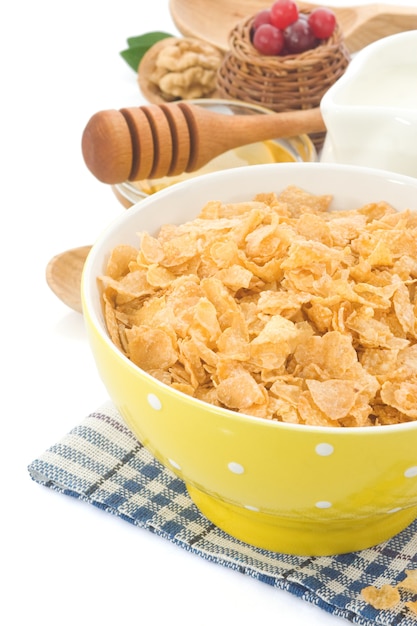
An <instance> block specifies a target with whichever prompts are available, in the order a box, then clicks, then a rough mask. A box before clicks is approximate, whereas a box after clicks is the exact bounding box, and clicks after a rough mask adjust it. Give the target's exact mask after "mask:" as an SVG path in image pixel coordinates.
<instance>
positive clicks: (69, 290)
mask: <svg viewBox="0 0 417 626" xmlns="http://www.w3.org/2000/svg"><path fill="white" fill-rule="evenodd" d="M90 250H91V246H81V247H80V248H73V249H72V250H66V251H65V252H61V254H57V255H56V256H54V257H53V258H52V259H51V260H50V261H49V263H48V265H47V266H46V282H47V283H48V285H49V287H50V289H51V290H52V291H53V292H54V294H55V295H56V296H57V297H58V298H59V299H60V300H62V302H64V303H65V304H66V305H67V306H69V307H70V308H71V309H74V310H75V311H78V312H79V313H82V306H81V274H82V271H83V267H84V263H85V260H86V258H87V256H88V253H89V252H90Z"/></svg>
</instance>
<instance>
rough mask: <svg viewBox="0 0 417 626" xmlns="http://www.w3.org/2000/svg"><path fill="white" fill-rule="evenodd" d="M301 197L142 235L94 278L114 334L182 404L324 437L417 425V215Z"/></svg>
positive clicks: (221, 211) (262, 201) (209, 211)
mask: <svg viewBox="0 0 417 626" xmlns="http://www.w3.org/2000/svg"><path fill="white" fill-rule="evenodd" d="M331 202H332V197H331V196H329V195H320V196H317V195H312V194H310V193H308V192H306V191H304V190H302V189H300V188H298V187H294V186H290V187H287V188H286V189H285V190H284V191H283V192H282V193H280V194H279V195H276V194H274V193H264V194H259V195H258V196H256V197H255V198H254V199H253V200H251V201H248V202H241V203H232V204H230V203H229V204H227V203H221V202H218V201H212V202H209V203H207V204H206V205H205V206H204V207H203V209H202V211H201V213H200V215H199V216H198V217H197V218H196V219H194V220H192V221H189V222H188V223H184V224H181V225H179V226H176V225H169V224H168V225H164V226H162V228H161V229H160V232H159V233H158V235H157V236H151V235H150V234H148V233H146V232H143V233H138V237H139V238H140V246H139V247H138V249H136V248H134V247H132V246H128V245H121V246H118V247H117V248H115V249H114V250H113V251H112V253H111V256H110V259H109V261H108V266H107V270H106V272H105V275H104V276H102V277H101V278H100V280H99V282H100V286H101V289H102V294H103V301H104V309H105V317H106V324H107V328H108V332H109V334H110V336H111V338H112V340H113V342H114V343H115V344H116V345H117V346H118V347H119V348H120V350H122V351H123V353H124V354H126V355H127V357H128V358H129V359H131V360H132V361H133V362H134V363H135V364H136V365H138V366H139V367H140V368H142V369H144V370H146V371H147V372H148V373H150V374H151V375H153V376H154V377H156V378H158V379H159V380H161V381H163V382H164V383H166V384H168V385H171V386H172V387H174V388H175V389H178V390H180V391H182V392H184V393H186V394H189V395H191V396H194V397H195V398H199V399H201V400H203V401H206V402H209V403H212V404H215V405H218V406H221V407H226V408H228V409H231V410H234V411H238V412H240V413H245V414H249V415H253V416H258V417H261V418H266V419H272V420H278V421H283V422H290V423H296V424H312V425H320V426H321V425H322V426H334V427H346V426H372V425H385V424H394V423H400V422H407V421H412V420H416V419H417V324H416V313H417V291H416V280H417V213H414V212H412V211H411V210H407V211H402V212H398V211H396V210H395V209H394V208H393V207H392V206H390V205H389V204H387V203H386V202H375V203H370V204H366V205H364V206H361V207H359V208H357V209H355V210H349V211H337V210H332V209H331V208H330V205H331Z"/></svg>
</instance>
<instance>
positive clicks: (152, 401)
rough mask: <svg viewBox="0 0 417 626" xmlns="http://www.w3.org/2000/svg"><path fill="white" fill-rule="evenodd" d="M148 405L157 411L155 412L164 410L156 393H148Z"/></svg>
mask: <svg viewBox="0 0 417 626" xmlns="http://www.w3.org/2000/svg"><path fill="white" fill-rule="evenodd" d="M148 404H149V405H150V406H151V407H152V408H153V409H155V411H160V410H161V409H162V402H161V401H160V399H159V398H158V396H156V395H155V394H154V393H148Z"/></svg>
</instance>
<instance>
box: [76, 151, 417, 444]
mask: <svg viewBox="0 0 417 626" xmlns="http://www.w3.org/2000/svg"><path fill="white" fill-rule="evenodd" d="M277 167H279V168H280V169H286V170H288V171H289V173H290V172H291V168H297V169H302V170H312V171H316V172H317V173H319V172H320V170H323V169H326V170H327V171H330V172H334V173H337V172H343V173H346V174H352V175H360V176H371V177H374V178H377V179H380V180H382V179H384V180H386V179H388V180H390V181H391V182H394V183H396V184H400V185H406V186H410V187H414V188H415V190H416V204H417V178H414V177H412V176H407V175H404V174H398V173H396V172H391V171H388V170H382V169H377V168H371V167H364V166H358V165H344V164H340V163H324V164H323V163H320V162H298V163H272V164H258V165H248V166H243V167H241V168H236V169H231V170H219V171H216V172H209V173H207V174H202V175H201V176H198V177H196V178H191V179H188V180H184V181H181V182H179V183H176V184H175V185H173V186H171V187H167V188H165V189H162V190H160V191H158V192H156V193H154V194H152V195H150V196H147V197H146V198H144V199H143V200H140V201H139V202H137V203H136V204H134V205H133V206H132V207H130V208H129V209H128V210H127V211H125V212H123V213H122V214H120V215H118V216H117V217H116V218H114V219H113V220H112V221H111V222H110V223H109V224H108V225H107V227H105V228H104V230H103V231H102V232H101V234H100V235H99V236H98V238H97V239H96V241H95V243H94V244H93V246H92V248H91V250H90V252H89V254H88V256H87V259H86V261H85V264H84V267H83V272H82V277H81V299H82V307H83V314H84V319H88V320H89V323H90V324H91V325H92V326H93V327H94V329H95V331H96V332H97V333H98V334H99V336H100V339H101V340H102V341H104V342H105V344H106V346H107V347H108V348H109V349H110V351H111V352H112V353H113V354H114V355H115V356H116V357H117V358H120V359H121V361H122V362H123V363H124V364H125V365H126V366H127V367H129V369H130V368H132V369H133V370H134V371H135V372H137V373H139V374H140V375H141V376H144V377H145V379H147V380H148V381H149V382H150V383H152V385H153V386H156V387H159V388H161V390H162V391H163V392H164V393H167V392H168V393H169V394H173V395H174V396H175V397H177V398H178V399H180V400H181V401H183V402H186V403H190V404H191V405H192V406H194V407H195V408H200V409H201V408H203V409H204V410H206V411H207V410H209V411H212V412H214V413H216V414H217V415H221V416H223V417H225V418H227V419H232V420H237V421H242V420H244V421H245V422H249V423H254V424H257V425H258V426H259V428H278V429H281V430H282V429H285V430H291V431H295V432H299V433H303V432H305V433H312V434H315V435H319V434H320V435H323V434H324V435H327V436H330V435H331V436H332V437H341V436H343V437H346V436H357V435H358V434H359V433H361V436H372V434H373V433H374V434H377V433H378V434H383V435H390V434H392V433H394V432H400V431H404V430H415V429H416V428H417V420H414V421H411V422H403V423H401V424H387V425H378V426H349V427H346V428H337V427H333V426H316V425H311V424H293V423H289V422H279V421H277V420H268V419H265V418H260V417H256V416H253V415H249V414H246V413H239V412H237V411H233V410H232V409H228V408H224V407H218V406H216V405H213V404H210V403H208V402H205V401H203V400H199V399H198V398H194V397H192V396H189V395H188V394H185V393H184V392H181V391H179V390H177V389H174V388H172V387H170V386H169V385H168V384H166V383H163V382H161V381H160V380H158V379H157V378H155V377H153V376H152V375H151V374H149V373H148V372H146V371H145V370H143V369H141V368H140V367H139V366H137V365H135V364H134V363H133V362H132V361H131V360H130V359H128V358H127V357H126V356H125V355H124V354H123V353H122V352H121V351H120V350H119V349H118V348H117V346H116V345H115V344H114V343H113V341H112V340H111V338H110V336H109V334H108V332H107V330H106V328H105V324H104V320H102V319H100V317H99V315H98V313H97V310H96V305H95V304H94V292H96V296H97V291H96V290H98V287H97V274H96V273H94V272H93V268H94V265H95V264H96V262H97V257H99V256H100V255H101V254H102V253H103V250H104V249H105V248H104V247H103V246H105V245H106V241H107V239H108V237H109V236H110V234H111V233H113V232H115V231H117V230H118V229H119V228H120V227H121V226H122V225H123V224H124V223H125V222H126V220H129V221H130V220H134V218H135V216H136V215H137V214H138V213H141V212H142V211H143V210H144V209H146V208H147V207H148V205H151V206H152V205H153V204H155V203H158V202H159V200H160V199H161V198H163V197H164V196H168V197H169V196H171V195H172V196H174V197H175V196H180V195H181V194H182V193H183V192H184V193H186V191H187V189H188V188H189V187H195V186H198V185H199V184H200V182H201V180H202V179H207V183H209V182H210V180H211V179H217V180H218V179H225V178H228V177H229V176H230V175H232V176H238V177H241V176H242V177H245V174H246V173H249V171H250V173H251V175H253V176H255V175H256V171H257V170H260V169H262V170H266V169H268V170H271V174H273V171H274V170H276V168H277ZM416 210H417V207H416ZM161 225H162V223H161ZM121 243H122V242H121ZM108 252H109V250H108V251H107V253H108Z"/></svg>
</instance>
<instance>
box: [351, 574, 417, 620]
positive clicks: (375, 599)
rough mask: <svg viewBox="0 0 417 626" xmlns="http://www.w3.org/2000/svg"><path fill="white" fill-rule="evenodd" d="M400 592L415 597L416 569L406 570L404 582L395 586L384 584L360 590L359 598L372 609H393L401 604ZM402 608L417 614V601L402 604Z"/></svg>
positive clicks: (416, 587)
mask: <svg viewBox="0 0 417 626" xmlns="http://www.w3.org/2000/svg"><path fill="white" fill-rule="evenodd" d="M400 591H404V592H405V593H406V594H412V595H414V596H415V594H416V593H417V569H415V570H409V569H406V570H405V578H404V580H402V581H400V582H399V583H398V584H397V585H396V586H394V585H388V584H386V585H382V586H381V587H374V586H373V585H370V586H369V587H364V588H363V589H362V590H361V598H362V599H363V600H365V602H367V603H368V604H370V605H371V606H373V607H374V609H378V610H384V609H393V608H395V607H397V606H398V605H399V604H400V602H401V594H400ZM404 606H405V607H406V608H407V609H409V610H410V611H411V612H412V613H415V614H417V600H409V601H408V602H404Z"/></svg>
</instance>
